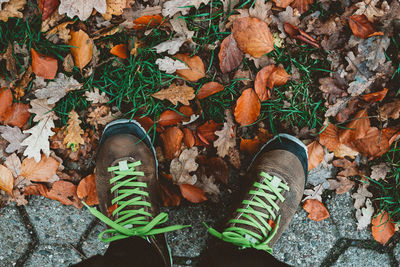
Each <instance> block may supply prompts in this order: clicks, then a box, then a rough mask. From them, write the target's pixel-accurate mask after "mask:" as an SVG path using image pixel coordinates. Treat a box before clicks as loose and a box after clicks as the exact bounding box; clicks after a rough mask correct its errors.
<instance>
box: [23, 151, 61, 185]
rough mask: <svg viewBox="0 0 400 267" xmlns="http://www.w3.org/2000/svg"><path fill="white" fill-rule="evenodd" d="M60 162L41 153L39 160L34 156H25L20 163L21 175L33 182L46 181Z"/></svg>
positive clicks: (53, 173)
mask: <svg viewBox="0 0 400 267" xmlns="http://www.w3.org/2000/svg"><path fill="white" fill-rule="evenodd" d="M59 165H60V163H59V162H58V161H57V160H56V159H54V158H53V157H47V156H45V155H43V154H42V158H41V159H40V161H39V162H36V161H35V159H34V158H25V159H24V160H23V161H22V164H21V175H22V176H24V177H25V178H26V179H28V180H31V181H35V182H48V181H51V180H52V179H53V178H54V175H55V174H56V172H57V169H58V166H59Z"/></svg>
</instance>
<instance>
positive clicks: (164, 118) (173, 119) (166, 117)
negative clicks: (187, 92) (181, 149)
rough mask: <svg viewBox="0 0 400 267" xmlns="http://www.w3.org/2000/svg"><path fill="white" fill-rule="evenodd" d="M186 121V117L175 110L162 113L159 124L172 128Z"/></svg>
mask: <svg viewBox="0 0 400 267" xmlns="http://www.w3.org/2000/svg"><path fill="white" fill-rule="evenodd" d="M184 119H185V117H184V116H182V115H181V114H179V113H178V112H176V111H174V110H166V111H164V112H163V113H161V115H160V117H159V118H158V121H157V123H158V124H159V125H161V126H171V125H176V124H178V123H180V122H182V121H183V120H184Z"/></svg>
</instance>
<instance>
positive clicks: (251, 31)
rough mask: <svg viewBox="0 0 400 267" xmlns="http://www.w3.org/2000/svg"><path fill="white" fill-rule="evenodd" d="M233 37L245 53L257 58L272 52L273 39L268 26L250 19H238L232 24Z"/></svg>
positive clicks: (256, 19)
mask: <svg viewBox="0 0 400 267" xmlns="http://www.w3.org/2000/svg"><path fill="white" fill-rule="evenodd" d="M232 33H233V36H234V38H235V40H236V42H237V44H238V47H239V48H240V49H241V50H242V51H243V52H245V53H248V54H249V55H251V56H253V57H255V58H259V57H261V56H262V55H264V54H267V53H269V52H271V51H272V50H274V49H275V48H274V38H273V37H272V34H271V31H270V30H269V28H268V25H267V24H266V23H265V22H264V21H262V20H260V19H258V18H252V17H245V18H238V19H236V20H235V21H234V22H233V28H232Z"/></svg>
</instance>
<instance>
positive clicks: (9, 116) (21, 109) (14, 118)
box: [0, 103, 31, 127]
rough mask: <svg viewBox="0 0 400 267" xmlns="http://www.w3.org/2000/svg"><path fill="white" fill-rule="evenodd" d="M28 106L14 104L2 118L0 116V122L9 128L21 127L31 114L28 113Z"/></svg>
mask: <svg viewBox="0 0 400 267" xmlns="http://www.w3.org/2000/svg"><path fill="white" fill-rule="evenodd" d="M28 109H29V105H28V104H23V103H14V104H13V105H12V106H11V107H10V108H8V109H7V111H6V112H5V113H4V115H3V116H0V121H1V120H3V123H4V124H7V125H10V126H17V127H22V126H24V125H25V123H26V122H27V121H28V119H29V117H30V116H31V113H30V112H29V111H28Z"/></svg>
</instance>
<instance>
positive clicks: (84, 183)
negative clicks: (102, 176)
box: [76, 174, 99, 206]
mask: <svg viewBox="0 0 400 267" xmlns="http://www.w3.org/2000/svg"><path fill="white" fill-rule="evenodd" d="M76 194H77V196H78V197H79V198H80V199H83V200H84V201H85V203H86V204H88V205H89V206H93V205H98V204H99V199H98V198H97V190H96V178H95V175H94V174H89V175H88V176H86V177H85V178H83V179H82V180H81V181H80V182H79V184H78V187H77V190H76Z"/></svg>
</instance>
